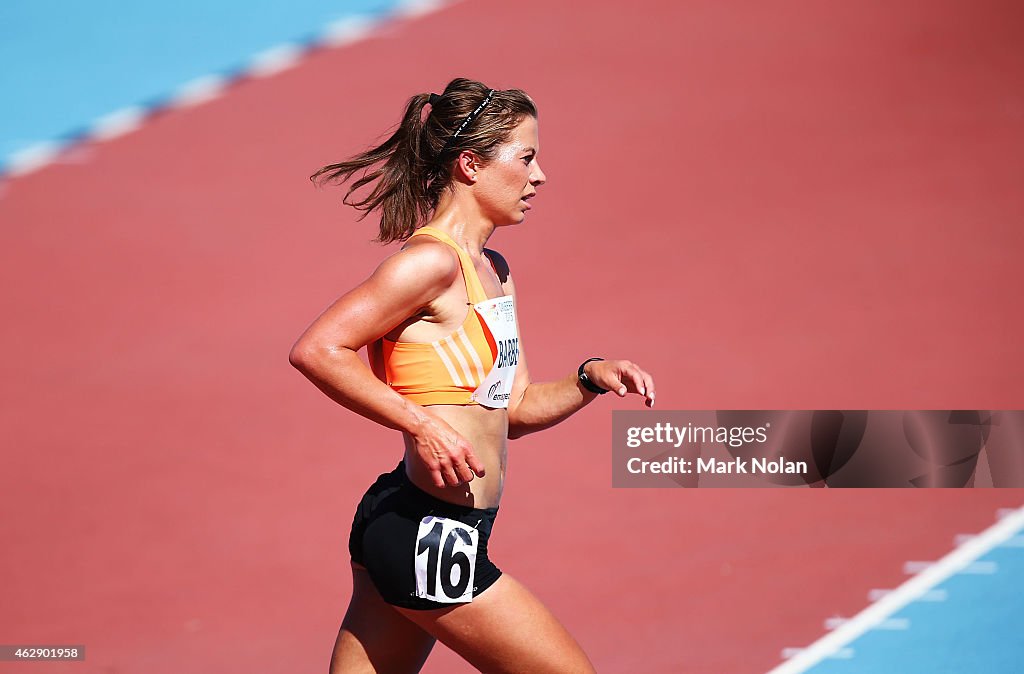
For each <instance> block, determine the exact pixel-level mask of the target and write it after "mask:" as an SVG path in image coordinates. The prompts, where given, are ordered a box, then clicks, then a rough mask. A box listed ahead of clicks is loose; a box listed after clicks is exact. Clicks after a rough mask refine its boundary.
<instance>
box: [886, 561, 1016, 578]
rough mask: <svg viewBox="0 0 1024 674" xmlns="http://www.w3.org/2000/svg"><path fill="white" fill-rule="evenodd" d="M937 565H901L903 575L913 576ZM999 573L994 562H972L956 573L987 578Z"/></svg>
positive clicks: (929, 563) (908, 563)
mask: <svg viewBox="0 0 1024 674" xmlns="http://www.w3.org/2000/svg"><path fill="white" fill-rule="evenodd" d="M936 564H938V562H905V563H904V564H903V573H905V574H907V575H914V574H918V573H922V572H924V571H927V570H928V569H930V568H932V567H933V566H935V565H936ZM998 572H999V565H998V564H996V563H995V562H988V561H981V562H972V563H970V564H968V565H967V566H965V567H964V568H962V569H960V570H959V571H957V573H965V574H971V575H979V576H989V575H992V574H993V573H998Z"/></svg>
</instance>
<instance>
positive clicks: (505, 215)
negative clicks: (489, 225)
mask: <svg viewBox="0 0 1024 674" xmlns="http://www.w3.org/2000/svg"><path fill="white" fill-rule="evenodd" d="M539 150H540V142H539V140H538V138H537V120H536V118H534V117H530V116H526V117H524V118H523V121H522V122H520V123H519V125H518V126H517V127H516V128H515V129H514V130H513V131H512V135H511V136H510V137H509V139H508V140H507V141H505V142H504V143H502V144H501V145H499V146H498V149H497V151H496V152H495V153H494V158H493V159H491V161H489V162H488V163H487V164H486V165H485V166H483V167H481V168H480V169H479V170H478V171H477V174H476V186H475V189H474V191H475V192H476V194H477V199H478V202H479V203H480V205H481V207H482V209H483V211H484V214H485V215H487V216H488V217H489V218H490V219H491V221H492V222H494V224H495V225H513V224H518V223H520V222H522V221H523V219H524V218H525V217H526V211H528V210H530V204H529V203H528V202H527V200H528V199H530V198H531V197H532V196H533V195H535V194H536V193H537V187H538V186H540V185H543V184H544V182H545V181H546V180H547V177H546V176H545V175H544V172H543V171H542V170H541V168H540V164H539V163H537V152H538V151H539Z"/></svg>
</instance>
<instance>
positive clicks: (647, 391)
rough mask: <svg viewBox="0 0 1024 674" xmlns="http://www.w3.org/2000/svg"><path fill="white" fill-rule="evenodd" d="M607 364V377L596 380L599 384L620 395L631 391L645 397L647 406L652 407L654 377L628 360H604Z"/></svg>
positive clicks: (623, 395) (622, 395)
mask: <svg viewBox="0 0 1024 674" xmlns="http://www.w3.org/2000/svg"><path fill="white" fill-rule="evenodd" d="M605 362H606V363H607V365H608V366H610V367H609V368H608V370H607V375H608V376H607V377H606V378H602V380H601V381H599V382H596V383H598V385H599V386H602V387H604V388H607V389H608V390H609V391H615V393H616V394H617V395H618V396H619V397H620V398H624V397H625V396H626V394H628V393H630V392H633V393H639V394H640V395H642V396H643V397H644V398H645V401H644V402H645V403H646V405H647V406H648V407H654V377H652V376H651V375H650V374H648V373H647V372H646V371H644V370H643V369H642V368H641V367H640V366H638V365H637V364H636V363H633V362H630V361H628V360H615V361H605Z"/></svg>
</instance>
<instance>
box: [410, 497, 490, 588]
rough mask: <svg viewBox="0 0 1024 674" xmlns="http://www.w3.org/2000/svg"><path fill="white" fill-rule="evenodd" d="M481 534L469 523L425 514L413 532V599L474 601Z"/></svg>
mask: <svg viewBox="0 0 1024 674" xmlns="http://www.w3.org/2000/svg"><path fill="white" fill-rule="evenodd" d="M479 541H480V532H478V531H477V530H476V529H474V528H473V527H471V526H469V525H468V524H463V523H462V522H458V521H456V520H450V519H447V518H445V517H434V516H432V515H428V516H426V517H424V518H423V519H422V520H420V526H419V530H418V531H417V533H416V548H415V551H414V552H415V555H416V596H417V597H422V598H424V599H431V600H433V601H436V602H438V603H441V604H456V603H465V602H469V601H473V578H474V576H475V575H476V547H477V544H478V543H479Z"/></svg>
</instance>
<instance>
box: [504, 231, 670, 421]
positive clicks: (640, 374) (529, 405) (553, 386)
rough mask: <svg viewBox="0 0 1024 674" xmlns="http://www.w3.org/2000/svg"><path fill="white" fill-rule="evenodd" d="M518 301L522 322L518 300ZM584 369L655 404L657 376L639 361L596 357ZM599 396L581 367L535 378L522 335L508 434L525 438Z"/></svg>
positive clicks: (509, 285) (610, 387)
mask: <svg viewBox="0 0 1024 674" xmlns="http://www.w3.org/2000/svg"><path fill="white" fill-rule="evenodd" d="M490 252H491V253H492V258H493V259H494V260H495V262H496V263H497V264H496V268H497V271H498V276H499V280H500V281H501V282H502V287H503V288H504V290H505V292H506V293H508V294H510V295H512V296H513V297H515V295H516V291H515V283H514V282H513V281H512V276H511V274H510V273H509V271H508V264H507V263H506V262H505V260H504V258H502V257H501V256H500V255H498V254H495V253H493V251H490ZM516 304H517V306H516V324H517V325H518V324H519V316H518V312H519V308H518V299H517V301H516ZM582 360H584V359H581V362H582ZM584 372H585V373H586V375H587V378H588V379H589V380H590V382H591V383H592V384H594V385H596V386H597V387H599V388H602V389H605V390H606V391H612V392H614V393H615V394H616V395H618V396H619V397H620V398H624V397H626V396H627V395H629V394H630V393H636V394H639V395H642V396H644V401H645V404H646V405H647V407H654V396H655V389H654V378H653V377H651V375H650V374H648V373H647V372H646V371H644V370H643V369H641V368H640V367H639V366H638V365H636V363H633V362H630V361H628V360H592V361H590V362H589V363H587V364H586V365H585V366H584ZM598 395H600V394H598V393H594V392H592V391H589V390H587V389H586V388H585V387H584V386H583V384H582V382H581V381H580V378H579V373H578V370H573V372H572V373H571V374H569V375H566V376H565V377H563V378H562V379H559V380H557V381H551V382H533V381H531V380H530V371H529V368H528V367H527V366H526V355H525V350H524V349H523V339H522V334H520V337H519V362H518V363H517V364H516V375H515V379H514V380H513V383H512V392H511V395H510V396H509V401H508V437H509V438H510V439H515V438H521V437H523V436H524V435H526V434H528V433H535V432H537V431H542V430H544V429H545V428H550V427H551V426H554V425H555V424H557V423H559V422H561V421H564V420H565V419H568V418H569V417H570V416H572V415H573V414H574V413H576V412H577V411H579V410H581V409H583V408H584V407H585V406H586V405H588V404H589V403H590V402H591V401H592V400H593V399H594V398H596V397H598Z"/></svg>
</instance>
